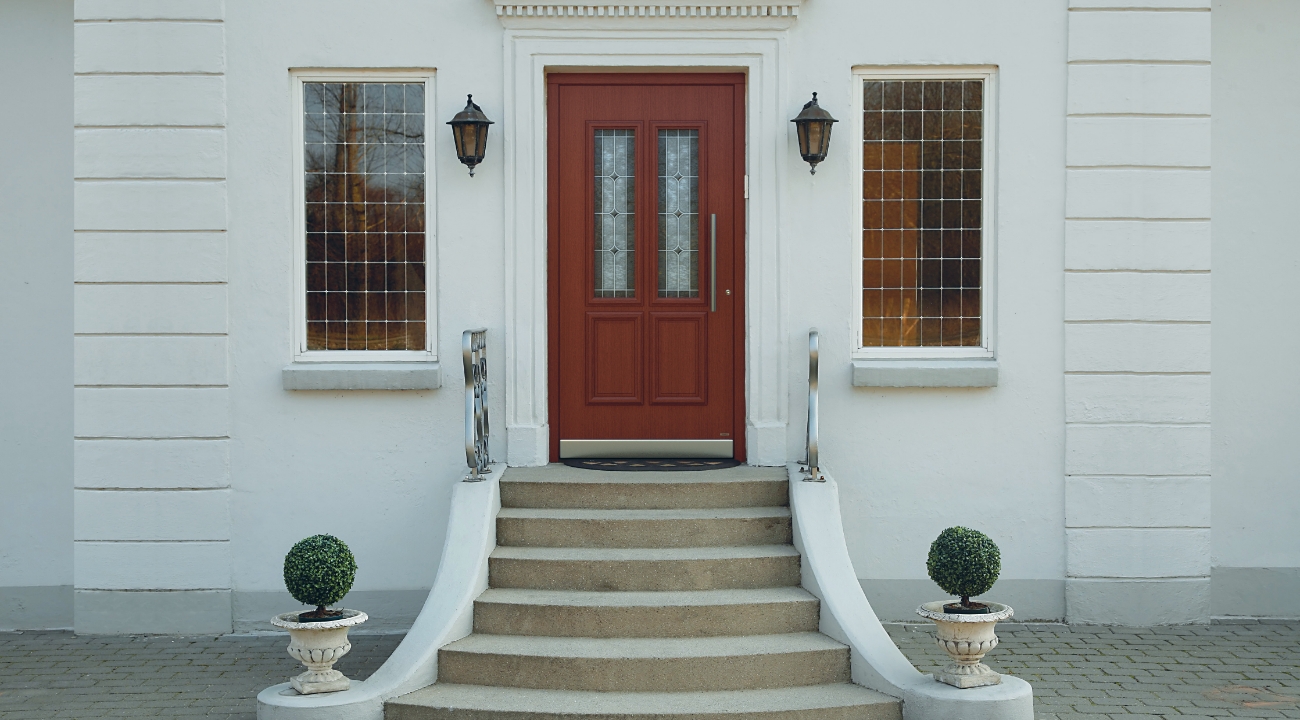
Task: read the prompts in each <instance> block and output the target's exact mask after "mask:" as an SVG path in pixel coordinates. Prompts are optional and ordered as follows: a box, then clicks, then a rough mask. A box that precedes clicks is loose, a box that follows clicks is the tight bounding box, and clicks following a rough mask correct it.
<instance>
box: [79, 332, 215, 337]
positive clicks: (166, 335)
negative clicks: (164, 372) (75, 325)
mask: <svg viewBox="0 0 1300 720" xmlns="http://www.w3.org/2000/svg"><path fill="white" fill-rule="evenodd" d="M229 335H230V333H73V337H74V338H225V337H229Z"/></svg>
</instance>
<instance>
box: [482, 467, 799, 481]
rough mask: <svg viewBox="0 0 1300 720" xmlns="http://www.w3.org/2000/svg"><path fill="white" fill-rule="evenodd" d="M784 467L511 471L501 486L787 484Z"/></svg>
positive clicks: (543, 469) (542, 469)
mask: <svg viewBox="0 0 1300 720" xmlns="http://www.w3.org/2000/svg"><path fill="white" fill-rule="evenodd" d="M788 481H789V475H788V474H787V471H786V469H785V468H784V467H779V468H776V467H770V468H769V467H754V466H749V465H742V466H740V467H734V468H725V469H722V470H699V471H696V470H688V471H655V472H629V471H622V470H583V469H581V468H571V467H569V466H568V465H547V466H545V467H533V468H510V469H509V470H507V471H506V473H505V475H503V476H502V477H501V482H503V483H509V482H548V483H572V484H579V485H582V484H596V485H600V484H613V483H617V484H620V485H667V484H682V483H687V484H689V483H736V482H742V483H743V482H788Z"/></svg>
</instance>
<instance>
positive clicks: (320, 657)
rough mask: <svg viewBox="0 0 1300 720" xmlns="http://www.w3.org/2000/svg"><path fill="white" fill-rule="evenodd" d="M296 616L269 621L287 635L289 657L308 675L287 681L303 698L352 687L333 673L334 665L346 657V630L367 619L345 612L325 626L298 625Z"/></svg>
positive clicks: (303, 623) (285, 616)
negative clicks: (302, 666) (305, 668)
mask: <svg viewBox="0 0 1300 720" xmlns="http://www.w3.org/2000/svg"><path fill="white" fill-rule="evenodd" d="M298 615H299V613H296V612H291V613H284V614H283V615H276V616H275V617H273V618H271V624H272V625H274V626H276V627H279V628H284V629H286V630H288V631H289V655H291V656H293V657H294V658H295V659H297V660H298V661H299V662H301V663H302V664H303V665H306V666H307V672H305V673H303V674H301V675H299V676H297V677H295V678H293V679H292V680H290V681H289V683H290V684H291V685H293V689H294V690H297V691H298V692H299V693H301V694H303V695H311V694H312V693H323V692H338V691H339V690H347V689H348V688H349V687H350V686H351V685H352V683H351V682H350V681H349V680H348V679H347V678H346V677H344V676H343V673H341V672H339V671H338V670H335V669H334V663H335V662H337V661H338V659H339V658H341V657H343V656H344V655H347V654H348V651H349V650H351V649H352V643H350V642H348V628H350V627H352V626H353V625H360V624H361V623H363V622H365V621H366V620H367V619H368V616H367V615H366V614H365V613H363V612H361V611H360V610H344V611H343V615H342V616H340V617H338V618H337V619H334V620H326V621H324V622H307V623H305V622H298Z"/></svg>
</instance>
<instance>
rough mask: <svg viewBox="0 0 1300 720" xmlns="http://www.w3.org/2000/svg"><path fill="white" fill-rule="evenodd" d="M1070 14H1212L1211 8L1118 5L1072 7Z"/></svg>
mask: <svg viewBox="0 0 1300 720" xmlns="http://www.w3.org/2000/svg"><path fill="white" fill-rule="evenodd" d="M1070 12H1077V13H1088V12H1172V13H1201V12H1206V13H1207V12H1210V8H1207V7H1196V8H1171V7H1150V6H1147V5H1116V6H1114V7H1072V8H1070Z"/></svg>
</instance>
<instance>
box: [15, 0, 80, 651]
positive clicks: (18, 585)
mask: <svg viewBox="0 0 1300 720" xmlns="http://www.w3.org/2000/svg"><path fill="white" fill-rule="evenodd" d="M0 97H3V98H6V100H5V103H4V105H5V110H4V111H3V112H0V218H3V221H2V222H0V258H2V259H0V308H3V309H4V310H3V312H0V339H3V340H2V342H3V343H4V348H5V350H4V352H2V353H0V493H3V496H4V502H3V503H0V630H7V629H39V628H64V627H70V626H71V625H72V0H6V1H5V2H3V3H0Z"/></svg>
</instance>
